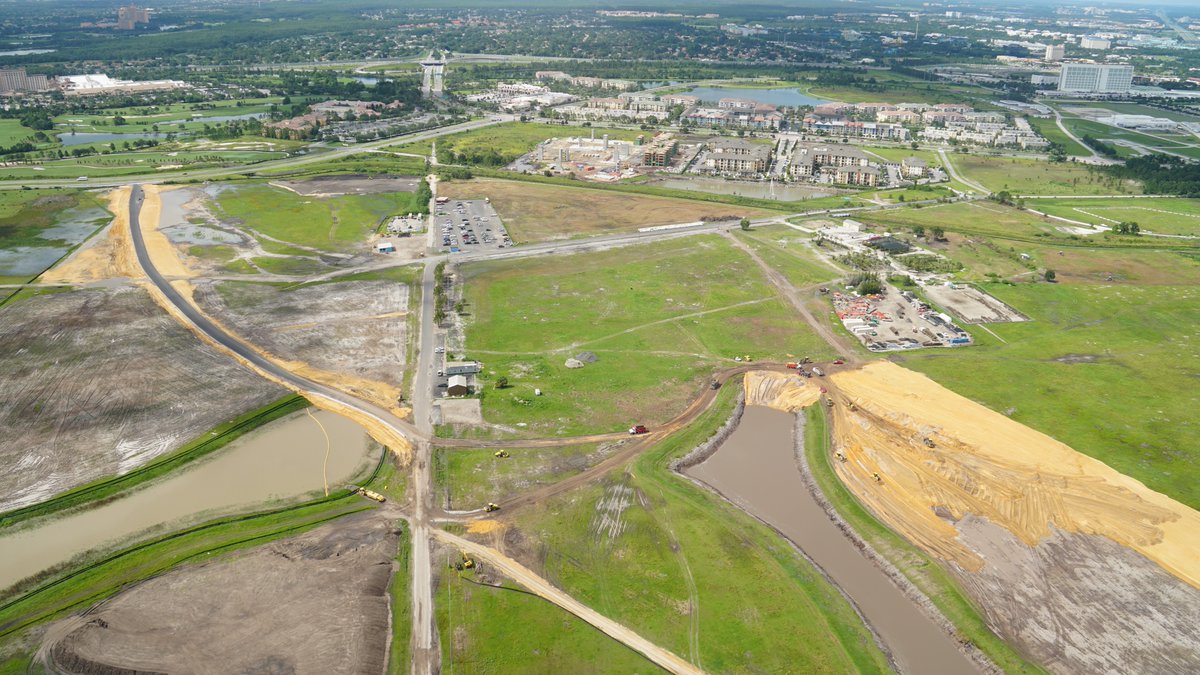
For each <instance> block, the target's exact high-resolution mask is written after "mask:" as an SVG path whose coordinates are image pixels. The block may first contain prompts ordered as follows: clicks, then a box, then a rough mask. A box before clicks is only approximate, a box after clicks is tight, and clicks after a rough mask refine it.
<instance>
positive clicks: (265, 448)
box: [0, 411, 379, 589]
mask: <svg viewBox="0 0 1200 675" xmlns="http://www.w3.org/2000/svg"><path fill="white" fill-rule="evenodd" d="M326 434H328V442H326ZM371 447H372V444H368V443H367V433H366V431H364V430H363V428H362V427H360V426H358V425H357V424H355V423H354V422H351V421H350V420H348V419H346V418H344V417H341V416H339V415H335V414H333V413H330V412H325V411H321V412H314V413H312V414H311V416H310V414H309V412H308V411H302V412H298V413H294V414H292V415H289V416H287V417H285V418H283V419H281V420H277V421H275V422H271V423H270V424H268V425H266V426H264V427H262V428H261V429H257V430H255V431H253V432H251V433H249V434H247V435H245V436H243V437H241V438H239V439H237V440H236V441H234V442H233V443H230V444H229V446H228V447H226V448H224V449H222V450H221V451H220V452H218V453H217V454H216V455H215V456H213V457H209V458H206V459H205V460H202V461H201V462H200V463H199V464H196V465H195V466H192V467H191V468H188V469H185V470H183V471H182V472H180V473H177V474H173V475H170V476H167V477H165V478H162V479H159V480H158V481H156V482H154V483H153V484H151V485H150V486H149V487H147V488H145V489H142V490H138V491H136V492H134V493H133V494H131V495H129V496H127V497H125V498H123V499H118V500H117V501H115V502H112V503H109V504H106V505H104V506H101V507H99V508H95V509H91V510H88V511H82V512H80V513H76V514H72V515H67V516H64V517H61V518H53V517H51V519H50V520H48V521H46V522H44V523H41V524H36V525H34V526H33V527H30V528H27V529H22V530H20V531H18V532H15V533H13V534H10V535H7V536H4V537H0V552H2V554H0V589H2V588H8V587H9V586H11V585H12V584H14V583H16V582H17V581H20V580H21V579H24V578H25V577H28V576H30V575H33V574H37V573H38V572H41V571H42V570H45V569H48V568H50V567H52V566H54V565H58V564H59V563H63V562H66V561H68V560H70V559H71V558H73V557H75V556H76V555H78V554H80V553H84V552H86V551H90V550H92V549H94V548H96V547H97V546H101V545H104V544H106V543H121V542H123V541H126V540H128V538H129V537H131V536H132V535H135V534H137V533H139V532H142V531H143V530H146V529H147V528H151V527H155V526H159V525H164V524H168V523H172V522H175V521H180V520H183V519H190V518H192V517H195V516H197V515H198V514H201V513H204V514H205V515H206V516H211V517H215V516H217V515H220V514H228V513H231V512H235V511H238V510H240V509H243V508H246V507H249V506H253V505H261V504H264V503H266V502H271V501H275V500H280V499H288V498H292V497H298V496H300V495H304V494H307V493H310V492H314V491H321V492H323V490H324V486H325V482H326V480H328V483H329V487H330V489H331V490H332V489H334V488H337V487H342V486H344V485H345V484H346V483H347V482H348V481H351V480H352V479H354V478H356V477H358V476H361V475H364V474H366V473H367V471H369V469H370V467H371V466H373V464H374V462H375V461H377V460H378V458H379V456H378V453H379V450H378V449H376V450H371V449H370V448H371ZM375 447H376V448H378V446H375ZM327 451H328V460H327V459H326V454H327Z"/></svg>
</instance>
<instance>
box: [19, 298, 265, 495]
mask: <svg viewBox="0 0 1200 675" xmlns="http://www.w3.org/2000/svg"><path fill="white" fill-rule="evenodd" d="M0 354H3V355H4V358H0V392H2V394H0V428H3V429H4V433H3V434H0V460H2V461H0V465H2V468H0V511H3V510H9V509H12V508H16V507H20V506H23V505H26V504H32V503H35V502H38V501H41V500H44V499H47V498H49V497H50V496H52V495H54V494H56V493H59V492H62V491H64V490H67V489H70V488H72V487H75V486H78V485H80V484H82V483H86V482H88V481H91V480H95V479H97V478H100V477H102V476H107V475H113V474H118V473H123V472H126V471H129V470H130V469H133V468H135V467H137V466H140V465H142V464H144V463H146V462H148V461H150V460H151V459H153V458H154V457H157V456H159V455H162V454H163V453H166V452H169V451H171V450H173V449H175V448H176V447H178V446H180V445H181V444H182V443H184V442H186V441H188V440H190V439H192V438H194V437H196V436H199V435H200V434H201V433H204V432H205V431H207V430H208V429H211V428H212V427H214V426H216V425H217V424H220V423H221V422H224V421H226V420H228V419H230V418H232V417H235V416H237V415H239V414H241V413H243V412H246V411H247V410H250V409H253V408H257V407H260V406H263V405H265V404H267V403H269V402H271V401H273V400H275V399H278V398H279V397H280V396H282V395H283V394H284V391H283V389H281V388H280V387H277V386H275V385H272V384H271V383H269V382H267V381H266V380H263V379H262V378H260V377H258V376H257V375H254V374H253V373H251V372H249V371H247V370H245V369H244V368H242V367H240V366H238V365H237V364H236V363H235V362H234V361H232V360H230V359H229V358H228V357H226V356H225V355H223V354H219V353H217V352H216V351H214V350H213V349H210V348H209V347H208V346H206V345H204V344H203V343H202V342H200V341H199V340H198V339H196V338H195V337H194V336H193V335H192V334H191V333H189V332H188V331H187V330H185V329H184V328H182V327H181V326H179V324H177V323H176V322H175V321H174V320H173V319H171V317H169V316H167V315H166V314H164V313H163V312H162V311H161V310H160V309H159V308H158V307H157V306H156V305H155V304H154V302H153V301H152V300H151V299H150V297H149V296H148V295H147V294H146V292H145V291H142V290H140V289H134V288H122V289H92V290H85V291H75V292H71V293H57V294H54V295H43V296H38V297H34V298H29V299H26V300H22V301H19V302H16V303H11V304H9V305H7V306H6V307H4V308H3V309H0Z"/></svg>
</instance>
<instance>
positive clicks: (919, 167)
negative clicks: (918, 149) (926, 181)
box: [900, 157, 929, 178]
mask: <svg viewBox="0 0 1200 675" xmlns="http://www.w3.org/2000/svg"><path fill="white" fill-rule="evenodd" d="M900 169H901V171H903V172H904V177H905V178H921V177H923V176H924V175H925V172H926V171H927V170H928V169H929V165H928V164H926V163H925V160H923V159H921V158H920V157H905V158H904V159H903V160H901V161H900Z"/></svg>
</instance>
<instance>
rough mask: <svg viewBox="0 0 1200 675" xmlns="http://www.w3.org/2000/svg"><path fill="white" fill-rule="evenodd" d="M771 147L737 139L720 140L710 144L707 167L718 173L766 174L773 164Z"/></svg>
mask: <svg viewBox="0 0 1200 675" xmlns="http://www.w3.org/2000/svg"><path fill="white" fill-rule="evenodd" d="M771 147H772V146H770V145H767V144H763V143H751V142H749V141H744V140H741V139H736V138H722V139H718V140H716V141H713V142H712V143H711V144H709V148H708V157H707V158H706V159H705V166H707V167H708V169H709V170H710V171H715V172H718V173H732V174H756V173H766V171H767V167H768V166H769V165H770V162H771Z"/></svg>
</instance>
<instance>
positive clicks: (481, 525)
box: [467, 520, 504, 534]
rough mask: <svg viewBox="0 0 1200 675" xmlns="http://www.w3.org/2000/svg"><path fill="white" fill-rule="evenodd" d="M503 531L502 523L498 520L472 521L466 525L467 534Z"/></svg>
mask: <svg viewBox="0 0 1200 675" xmlns="http://www.w3.org/2000/svg"><path fill="white" fill-rule="evenodd" d="M503 529H504V523H501V522H500V521H498V520H473V521H471V522H469V523H467V532H470V533H471V534H491V533H493V532H498V531H500V530H503Z"/></svg>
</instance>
